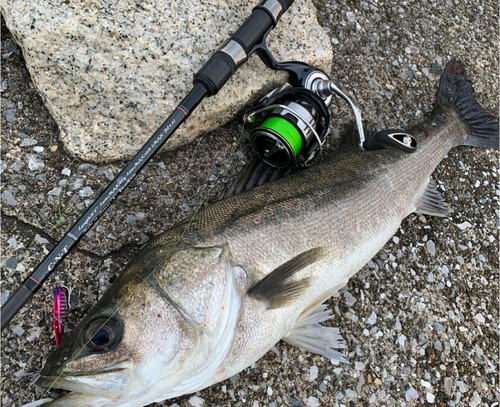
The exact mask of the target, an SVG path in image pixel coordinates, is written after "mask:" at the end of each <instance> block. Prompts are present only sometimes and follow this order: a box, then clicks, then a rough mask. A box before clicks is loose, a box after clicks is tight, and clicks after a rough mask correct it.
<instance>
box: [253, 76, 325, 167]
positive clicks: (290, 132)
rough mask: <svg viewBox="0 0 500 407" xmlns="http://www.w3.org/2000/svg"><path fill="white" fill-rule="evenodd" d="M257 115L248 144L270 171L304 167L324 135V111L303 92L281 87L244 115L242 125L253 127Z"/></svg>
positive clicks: (315, 97)
mask: <svg viewBox="0 0 500 407" xmlns="http://www.w3.org/2000/svg"><path fill="white" fill-rule="evenodd" d="M258 114H262V118H261V123H260V125H258V126H257V127H255V128H254V129H253V131H252V132H251V134H250V142H251V144H252V146H253V148H254V149H255V151H256V152H257V154H258V155H259V156H260V157H261V158H262V160H263V161H265V162H266V163H268V164H269V165H271V166H273V167H277V168H285V167H289V166H291V165H293V164H299V165H307V164H306V163H308V162H309V161H310V160H311V159H312V158H313V157H314V155H315V153H316V151H318V150H321V148H322V145H323V142H324V140H325V137H326V136H327V134H328V126H329V124H330V116H329V113H328V107H327V105H326V104H325V101H324V100H323V99H322V98H321V97H319V96H318V95H317V94H315V93H314V92H312V91H311V90H309V89H307V88H303V87H293V86H291V85H290V84H285V85H284V86H283V87H282V88H280V89H276V90H274V91H273V92H271V93H270V94H268V95H266V96H265V97H264V98H263V99H262V100H261V101H260V103H259V104H258V105H257V106H254V107H253V108H252V109H250V110H249V111H247V112H246V114H245V121H249V122H252V123H255V122H256V119H257V115H258Z"/></svg>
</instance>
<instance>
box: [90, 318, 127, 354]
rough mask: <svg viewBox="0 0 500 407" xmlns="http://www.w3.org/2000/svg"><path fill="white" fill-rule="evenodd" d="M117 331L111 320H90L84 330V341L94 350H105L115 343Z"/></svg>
mask: <svg viewBox="0 0 500 407" xmlns="http://www.w3.org/2000/svg"><path fill="white" fill-rule="evenodd" d="M119 332H120V331H119V328H118V326H117V325H116V324H115V323H114V322H113V321H107V320H105V319H99V320H96V321H93V322H91V323H90V324H89V326H88V327H87V329H86V330H85V343H86V345H87V346H89V347H90V348H92V349H94V350H104V351H107V350H109V348H111V347H113V345H115V344H116V343H115V342H116V341H117V339H118V336H119Z"/></svg>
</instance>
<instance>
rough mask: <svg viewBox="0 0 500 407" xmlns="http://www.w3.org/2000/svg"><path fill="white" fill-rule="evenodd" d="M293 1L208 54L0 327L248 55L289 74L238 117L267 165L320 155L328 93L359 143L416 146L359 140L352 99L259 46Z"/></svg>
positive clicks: (272, 5)
mask: <svg viewBox="0 0 500 407" xmlns="http://www.w3.org/2000/svg"><path fill="white" fill-rule="evenodd" d="M292 3H293V0H263V1H261V2H260V3H259V4H258V5H257V6H256V7H255V8H254V9H253V11H252V14H251V15H250V16H249V17H248V18H247V19H246V20H245V22H244V23H243V24H242V25H241V26H240V28H239V29H238V30H237V31H236V33H235V34H234V35H233V36H231V37H230V38H229V39H228V40H227V41H226V42H224V43H223V45H222V46H221V47H220V48H219V49H218V50H217V51H216V52H215V53H214V54H213V55H212V56H211V57H210V58H209V60H208V61H207V62H206V63H205V64H204V65H203V66H202V68H201V69H200V70H199V71H198V72H197V73H196V74H195V75H194V80H193V84H194V85H193V88H192V90H191V91H190V92H189V93H188V95H187V96H186V97H185V98H184V100H183V101H182V102H181V103H180V104H179V105H178V106H177V107H176V109H175V110H174V112H173V113H172V114H171V115H170V117H168V119H167V120H166V121H165V122H164V123H163V124H162V125H161V126H160V127H159V128H158V130H156V132H155V133H154V134H153V136H152V137H151V138H150V139H149V140H148V141H147V142H146V144H145V145H144V146H143V147H142V148H141V149H140V150H139V152H138V153H137V154H136V155H135V156H134V157H133V158H132V160H131V161H130V162H129V164H128V165H127V166H126V167H125V168H124V169H123V170H122V171H121V172H120V173H119V174H118V175H117V177H116V178H115V179H114V180H113V181H112V182H111V183H110V184H109V185H108V187H107V188H106V189H105V190H104V192H102V193H101V195H100V196H99V197H98V198H97V199H96V200H95V201H94V203H93V204H92V205H91V206H90V207H89V208H88V209H87V211H86V212H85V213H84V214H83V215H82V216H81V218H80V219H79V220H78V221H77V222H76V223H75V224H74V225H73V226H72V228H71V229H70V230H69V232H67V233H66V235H65V236H64V237H63V238H62V239H61V240H60V241H59V242H58V243H57V245H56V246H55V247H54V248H53V249H52V250H51V251H50V253H48V254H47V256H46V257H45V258H44V260H43V261H42V263H41V264H40V265H39V266H38V267H37V268H36V269H35V270H34V271H33V272H32V273H31V274H30V275H29V276H28V277H27V278H26V280H25V281H24V282H23V284H22V285H21V286H20V287H19V288H18V289H17V290H16V291H15V292H14V294H13V295H12V297H11V298H10V299H9V300H8V301H7V302H6V303H5V305H4V306H3V307H2V309H1V329H2V330H3V329H4V328H5V327H6V326H8V324H9V322H10V321H11V320H12V318H13V317H14V316H15V315H16V314H17V313H18V312H19V310H20V309H21V308H22V307H23V306H24V305H25V304H26V303H27V302H28V301H29V299H31V297H33V296H34V294H35V293H36V292H37V291H38V290H39V289H40V288H41V286H42V285H43V283H44V282H45V281H46V280H47V278H48V277H49V276H50V275H51V273H52V272H53V271H54V270H55V269H56V267H57V266H58V265H59V264H60V263H61V261H62V260H63V259H64V258H65V257H66V256H67V255H68V254H69V252H70V251H71V250H72V249H73V248H74V247H75V246H76V244H77V243H78V242H79V241H80V240H81V239H82V237H83V236H84V235H85V234H86V233H87V231H88V230H89V229H90V228H91V227H92V225H93V224H94V223H95V222H96V221H97V220H98V219H99V218H100V217H101V215H102V214H103V213H104V212H105V211H106V209H107V208H108V207H109V205H110V204H111V203H112V202H113V201H114V199H116V198H117V197H118V196H119V195H120V194H121V192H122V191H123V189H124V188H125V187H126V186H127V185H128V184H129V183H130V182H131V181H132V179H134V177H135V176H136V175H137V174H138V173H139V172H140V171H141V170H142V169H143V168H144V166H145V165H146V164H147V163H148V161H149V160H150V159H151V158H152V157H153V155H154V154H155V153H156V152H157V151H158V150H159V149H160V148H161V147H162V146H163V144H164V143H165V142H166V141H167V140H168V139H169V138H170V137H171V136H172V134H173V133H174V132H175V130H176V129H177V128H178V127H179V126H180V125H181V124H182V123H183V122H184V120H185V119H186V118H187V117H189V115H190V114H191V113H192V112H193V110H194V109H195V108H196V107H197V106H198V105H199V104H200V103H201V101H202V100H203V99H204V98H205V97H210V96H213V95H215V94H217V93H218V92H219V90H220V89H221V88H222V87H223V86H224V84H225V83H226V82H227V81H228V80H229V78H231V76H232V75H233V74H234V73H235V72H236V70H237V69H238V68H239V67H240V66H241V65H242V64H243V63H245V62H246V61H247V59H248V58H249V57H250V56H251V55H252V54H254V53H256V54H257V55H258V56H259V57H260V59H261V60H262V61H263V62H264V64H265V65H266V66H267V67H268V68H270V69H273V70H283V71H286V72H288V74H289V81H288V83H286V84H285V85H284V86H282V87H281V88H279V89H275V90H273V91H272V92H270V93H269V94H267V95H266V96H264V98H262V99H261V100H260V101H259V102H258V103H257V104H256V105H255V106H254V107H252V108H250V109H249V110H247V111H246V113H245V115H244V120H245V121H246V122H249V123H251V124H252V125H253V126H254V129H253V131H252V132H251V134H250V142H251V144H252V146H253V148H254V149H255V151H256V153H257V155H258V156H259V157H260V158H261V159H262V160H263V161H264V162H265V163H266V164H268V165H270V166H272V167H277V168H286V167H290V166H297V167H307V166H309V165H310V164H311V162H312V161H313V159H314V158H315V157H317V156H318V155H319V154H320V153H321V151H322V146H323V144H324V142H325V138H326V136H327V135H328V132H329V124H330V114H329V111H328V106H329V105H330V103H331V101H332V97H333V95H336V96H339V97H340V98H342V99H344V100H345V101H346V102H347V103H348V105H349V106H350V108H351V110H352V112H353V114H354V118H355V123H356V128H357V131H358V135H359V146H360V148H364V149H366V150H374V149H380V148H393V149H399V150H401V151H405V152H413V151H414V150H415V148H416V144H415V140H414V139H413V138H412V137H411V136H410V135H408V134H406V133H404V132H402V131H400V130H385V131H384V132H379V133H377V134H376V137H372V138H370V139H369V140H365V137H364V133H363V124H362V119H361V113H360V111H359V108H358V105H357V103H356V100H355V98H354V97H353V96H352V95H350V94H349V93H348V92H347V91H345V90H344V89H343V88H342V86H341V85H340V84H339V83H338V82H337V81H335V80H332V79H331V78H329V76H328V75H327V74H326V73H324V72H323V71H321V70H319V69H317V68H315V67H312V66H310V65H308V64H306V63H303V62H297V61H288V62H277V61H276V60H275V59H274V57H273V56H272V54H271V52H270V51H269V49H268V48H267V46H266V39H267V36H268V35H269V33H270V32H271V30H272V29H273V28H274V27H275V26H276V24H277V22H278V20H279V19H280V17H281V16H282V15H283V13H285V12H286V11H287V10H288V8H289V7H290V6H291V5H292Z"/></svg>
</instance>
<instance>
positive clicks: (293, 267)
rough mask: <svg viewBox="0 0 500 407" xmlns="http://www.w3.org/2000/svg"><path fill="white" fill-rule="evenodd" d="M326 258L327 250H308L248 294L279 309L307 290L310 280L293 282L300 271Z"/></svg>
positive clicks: (270, 306)
mask: <svg viewBox="0 0 500 407" xmlns="http://www.w3.org/2000/svg"><path fill="white" fill-rule="evenodd" d="M324 256H325V249H324V248H322V247H315V248H314V249H310V250H307V251H305V252H303V253H301V254H299V255H297V256H295V257H294V258H292V259H290V260H288V261H287V262H286V263H283V264H282V265H281V266H279V267H277V268H276V269H274V270H273V271H272V272H271V273H270V274H268V275H267V276H266V277H264V278H263V279H262V280H260V281H259V282H258V283H256V284H254V285H253V286H252V287H250V288H249V289H248V291H247V294H248V295H250V296H253V297H256V298H258V299H260V300H262V301H264V302H266V303H267V306H268V308H278V307H281V306H282V305H285V304H287V303H289V302H291V301H293V300H294V299H295V298H296V297H297V295H299V294H300V293H301V292H302V291H303V290H304V289H305V288H307V287H308V286H309V282H310V279H309V278H307V277H306V278H302V279H300V280H297V281H291V280H290V278H291V277H292V276H293V275H294V274H295V273H297V272H298V271H300V270H302V269H304V268H306V267H307V266H310V265H311V264H313V263H315V262H317V261H318V260H319V259H321V258H322V257H324Z"/></svg>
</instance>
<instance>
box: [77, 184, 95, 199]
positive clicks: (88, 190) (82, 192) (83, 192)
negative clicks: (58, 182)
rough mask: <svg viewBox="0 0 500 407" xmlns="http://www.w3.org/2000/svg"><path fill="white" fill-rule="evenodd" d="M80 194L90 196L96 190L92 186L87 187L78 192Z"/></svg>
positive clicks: (84, 196) (85, 196) (83, 196)
mask: <svg viewBox="0 0 500 407" xmlns="http://www.w3.org/2000/svg"><path fill="white" fill-rule="evenodd" d="M78 195H80V196H81V197H82V198H88V197H89V196H92V195H94V191H93V190H92V188H90V187H85V188H83V189H81V190H80V191H79V192H78Z"/></svg>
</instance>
